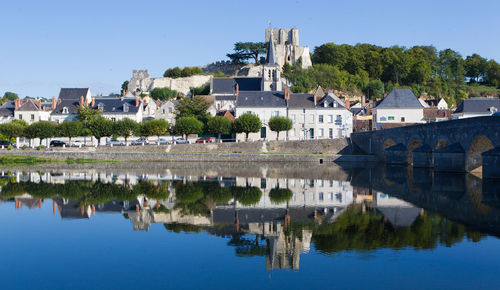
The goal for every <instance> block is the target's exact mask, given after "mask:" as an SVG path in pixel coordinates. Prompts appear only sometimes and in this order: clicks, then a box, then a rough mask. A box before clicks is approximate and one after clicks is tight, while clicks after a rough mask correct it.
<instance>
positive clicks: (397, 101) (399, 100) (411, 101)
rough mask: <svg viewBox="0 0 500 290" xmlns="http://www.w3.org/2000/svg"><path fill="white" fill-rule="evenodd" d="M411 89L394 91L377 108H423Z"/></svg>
mask: <svg viewBox="0 0 500 290" xmlns="http://www.w3.org/2000/svg"><path fill="white" fill-rule="evenodd" d="M423 107H424V106H422V104H421V103H420V101H419V100H418V99H417V97H416V96H415V95H414V94H413V92H412V91H411V90H410V89H393V90H392V91H391V92H390V93H389V95H387V97H385V99H383V100H382V102H380V104H379V105H378V106H377V108H381V109H383V108H423Z"/></svg>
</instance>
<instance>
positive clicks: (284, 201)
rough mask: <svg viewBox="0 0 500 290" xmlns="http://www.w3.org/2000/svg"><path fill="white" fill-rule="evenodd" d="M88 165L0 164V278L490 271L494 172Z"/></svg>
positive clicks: (384, 276)
mask: <svg viewBox="0 0 500 290" xmlns="http://www.w3.org/2000/svg"><path fill="white" fill-rule="evenodd" d="M92 166H97V167H99V166H98V165H87V166H85V167H83V168H78V166H76V165H75V166H73V167H72V166H71V165H69V166H68V167H67V168H57V166H53V167H39V168H31V169H27V168H19V169H17V168H11V169H4V170H3V171H0V172H1V175H2V176H1V177H2V178H1V179H0V185H1V195H0V198H1V204H0V230H1V234H2V235H1V239H0V249H1V260H0V279H1V281H2V289H17V288H19V289H26V288H31V289H33V288H36V289H60V288H72V289H98V288H100V289H110V288H121V289H129V288H136V289H151V288H153V287H157V288H179V289H181V288H217V289H235V288H239V289H256V288H259V289H261V288H274V289H282V288H287V289H296V288H302V289H312V288H322V289H331V288H368V287H369V288H381V289H388V288H390V289H394V288H398V289H401V288H407V289H417V288H424V287H425V288H441V289H442V288H468V289H470V288H484V289H494V288H496V289H498V287H499V285H500V241H499V239H498V236H500V183H499V182H498V181H492V180H482V179H480V178H478V177H476V176H473V175H463V174H443V173H435V172H432V171H427V170H421V171H420V170H411V169H407V168H402V167H388V168H386V167H384V168H382V167H380V168H378V167H377V168H352V167H353V166H346V165H344V166H343V167H342V166H338V165H321V166H319V165H318V166H311V165H309V166H308V167H301V168H297V166H296V165H293V166H291V165H287V164H284V165H279V166H269V165H247V166H241V167H238V166H235V165H232V166H231V168H225V167H224V166H223V165H217V166H210V165H206V164H205V165H204V164H198V165H197V164H189V165H186V164H184V165H182V164H181V165H179V164H165V165H162V164H156V165H143V166H142V165H141V166H142V167H137V166H132V165H131V166H129V167H127V166H126V165H116V168H111V169H110V168H103V169H97V168H92ZM107 166H109V165H107ZM113 166H114V165H113ZM294 167H295V168H294Z"/></svg>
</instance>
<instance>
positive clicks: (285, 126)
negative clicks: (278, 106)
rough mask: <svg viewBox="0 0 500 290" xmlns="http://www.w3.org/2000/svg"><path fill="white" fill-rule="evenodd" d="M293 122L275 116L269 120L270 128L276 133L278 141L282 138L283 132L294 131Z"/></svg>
mask: <svg viewBox="0 0 500 290" xmlns="http://www.w3.org/2000/svg"><path fill="white" fill-rule="evenodd" d="M292 126H293V124H292V120H290V119H288V118H287V117H283V116H273V117H271V119H269V128H270V129H271V131H274V132H276V140H278V139H279V137H280V132H281V131H289V130H291V129H292Z"/></svg>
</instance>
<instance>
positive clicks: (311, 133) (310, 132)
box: [309, 128, 314, 139]
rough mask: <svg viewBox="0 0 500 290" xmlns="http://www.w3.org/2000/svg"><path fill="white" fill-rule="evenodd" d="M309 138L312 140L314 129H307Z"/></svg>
mask: <svg viewBox="0 0 500 290" xmlns="http://www.w3.org/2000/svg"><path fill="white" fill-rule="evenodd" d="M309 138H310V139H314V129H313V128H311V129H309Z"/></svg>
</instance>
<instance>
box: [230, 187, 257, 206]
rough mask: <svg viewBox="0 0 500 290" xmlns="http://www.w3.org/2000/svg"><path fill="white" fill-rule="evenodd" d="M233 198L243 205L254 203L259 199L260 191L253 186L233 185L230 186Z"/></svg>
mask: <svg viewBox="0 0 500 290" xmlns="http://www.w3.org/2000/svg"><path fill="white" fill-rule="evenodd" d="M231 189H232V191H233V196H234V198H235V199H236V200H237V201H239V202H240V203H241V204H242V205H244V206H249V205H254V204H256V203H258V202H259V201H260V198H261V197H262V191H261V190H260V188H258V187H255V186H247V187H239V186H234V187H232V188H231Z"/></svg>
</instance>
